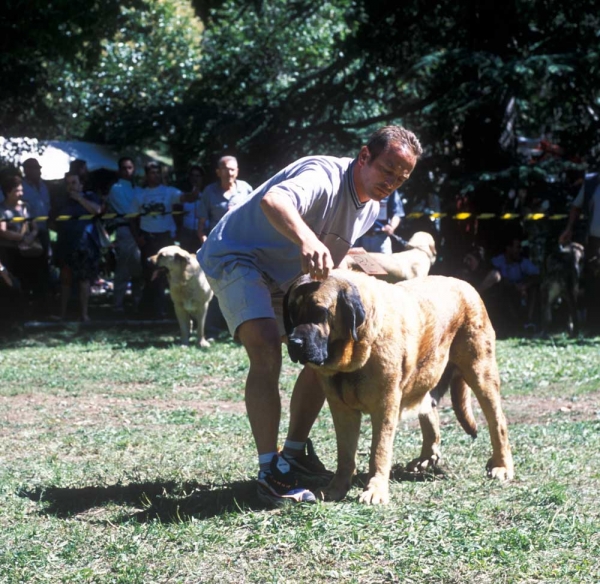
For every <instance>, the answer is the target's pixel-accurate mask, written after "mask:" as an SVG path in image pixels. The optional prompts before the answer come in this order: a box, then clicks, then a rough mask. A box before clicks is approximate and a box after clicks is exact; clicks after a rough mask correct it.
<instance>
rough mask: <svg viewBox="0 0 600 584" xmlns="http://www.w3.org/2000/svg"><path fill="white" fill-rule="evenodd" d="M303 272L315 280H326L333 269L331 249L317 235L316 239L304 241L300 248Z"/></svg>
mask: <svg viewBox="0 0 600 584" xmlns="http://www.w3.org/2000/svg"><path fill="white" fill-rule="evenodd" d="M300 260H301V264H302V273H304V274H308V275H309V276H310V277H311V278H312V279H313V280H325V279H326V278H327V276H329V271H330V270H332V269H333V259H332V257H331V253H330V252H329V249H327V247H325V245H324V244H323V243H322V242H321V241H319V240H318V239H317V238H316V237H315V239H314V241H310V242H304V243H303V245H302V246H301V248H300Z"/></svg>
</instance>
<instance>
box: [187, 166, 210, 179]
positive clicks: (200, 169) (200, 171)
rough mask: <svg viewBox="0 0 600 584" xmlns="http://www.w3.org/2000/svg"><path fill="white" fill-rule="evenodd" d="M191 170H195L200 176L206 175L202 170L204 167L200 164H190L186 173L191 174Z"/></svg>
mask: <svg viewBox="0 0 600 584" xmlns="http://www.w3.org/2000/svg"><path fill="white" fill-rule="evenodd" d="M192 170H197V171H198V172H199V173H200V174H201V175H202V176H204V175H205V174H206V171H205V170H204V167H203V166H202V165H201V164H192V165H191V166H190V167H189V169H188V172H192Z"/></svg>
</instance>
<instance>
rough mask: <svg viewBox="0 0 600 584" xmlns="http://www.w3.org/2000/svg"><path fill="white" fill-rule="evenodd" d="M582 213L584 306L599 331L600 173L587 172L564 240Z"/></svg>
mask: <svg viewBox="0 0 600 584" xmlns="http://www.w3.org/2000/svg"><path fill="white" fill-rule="evenodd" d="M582 213H585V215H586V217H587V229H586V235H585V268H584V274H583V277H584V289H585V310H586V320H587V325H588V327H589V329H590V332H592V333H598V332H600V302H599V301H598V298H599V297H600V173H589V174H586V176H585V180H584V181H583V184H582V185H581V188H580V190H579V192H578V194H577V197H575V200H574V201H573V205H572V207H571V211H570V213H569V219H568V222H567V226H566V228H565V230H564V231H563V232H562V234H561V235H560V238H559V242H560V243H561V244H564V243H568V242H570V241H571V238H572V237H573V228H574V227H575V223H576V222H577V220H578V219H579V217H580V216H581V214H582Z"/></svg>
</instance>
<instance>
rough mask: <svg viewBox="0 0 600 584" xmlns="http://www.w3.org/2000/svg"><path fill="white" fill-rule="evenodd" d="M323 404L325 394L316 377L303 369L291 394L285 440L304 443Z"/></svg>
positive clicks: (310, 371) (308, 368)
mask: <svg viewBox="0 0 600 584" xmlns="http://www.w3.org/2000/svg"><path fill="white" fill-rule="evenodd" d="M324 403H325V394H324V393H323V390H322V389H321V383H320V381H319V377H318V375H317V374H316V373H315V372H314V370H313V369H311V368H310V367H305V368H304V369H302V371H301V372H300V375H298V379H297V380H296V384H295V385H294V391H293V392H292V401H291V403H290V426H289V428H288V434H287V439H288V440H291V441H294V442H306V440H307V438H308V435H309V434H310V430H311V428H312V427H313V424H314V423H315V420H316V419H317V416H318V415H319V412H320V411H321V409H322V408H323V404H324ZM291 453H292V454H293V451H292V452H291Z"/></svg>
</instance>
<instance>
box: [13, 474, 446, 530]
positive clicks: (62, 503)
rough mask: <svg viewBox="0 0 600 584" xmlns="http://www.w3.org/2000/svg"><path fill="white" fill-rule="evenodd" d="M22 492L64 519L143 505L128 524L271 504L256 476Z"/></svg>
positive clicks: (402, 478)
mask: <svg viewBox="0 0 600 584" xmlns="http://www.w3.org/2000/svg"><path fill="white" fill-rule="evenodd" d="M445 476H446V475H445V473H444V472H443V471H442V470H440V469H436V470H435V471H434V472H429V473H426V474H422V475H421V474H415V473H410V472H408V471H406V470H405V468H404V467H402V466H395V467H394V468H393V469H392V473H391V476H390V478H391V480H393V481H396V482H415V481H417V482H424V481H431V480H439V479H441V478H445ZM367 480H368V477H367V474H366V473H360V474H358V475H356V476H355V477H354V480H353V484H354V486H358V487H360V488H362V487H364V486H365V485H366V483H367ZM325 484H326V482H325ZM307 486H310V488H317V487H318V486H324V484H323V482H322V481H321V483H320V484H317V483H315V484H313V485H312V486H311V485H307ZM18 495H19V496H21V497H26V498H28V499H31V500H32V501H36V502H40V503H43V504H44V508H43V510H42V511H41V513H42V514H45V515H54V516H55V517H58V518H61V519H64V518H67V517H72V516H74V515H79V514H82V513H86V512H87V511H90V510H91V509H95V508H100V507H103V506H104V505H107V504H111V503H112V504H116V505H123V506H130V507H134V508H136V509H139V510H136V511H132V512H131V513H123V514H121V516H120V517H118V518H117V519H111V520H110V522H111V523H126V522H128V521H131V520H134V521H138V522H140V523H145V522H147V521H152V520H156V519H158V520H159V521H160V522H162V523H179V522H182V521H188V520H189V519H191V518H192V517H194V518H197V519H210V518H211V517H215V516H219V515H223V514H226V513H236V512H240V511H242V512H243V511H256V510H262V509H267V508H268V507H266V506H265V504H264V503H263V502H261V501H260V500H259V499H258V496H257V494H256V481H254V480H248V481H235V482H233V483H228V484H225V485H201V484H199V483H196V482H188V483H177V482H175V481H169V482H147V483H139V484H135V483H133V484H127V485H120V484H117V485H109V486H105V487H81V488H73V487H36V488H35V489H31V490H29V489H26V488H23V489H21V490H20V491H19V493H18Z"/></svg>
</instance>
